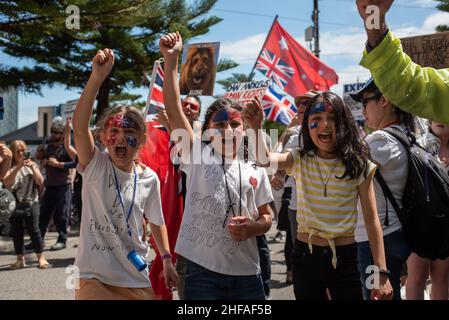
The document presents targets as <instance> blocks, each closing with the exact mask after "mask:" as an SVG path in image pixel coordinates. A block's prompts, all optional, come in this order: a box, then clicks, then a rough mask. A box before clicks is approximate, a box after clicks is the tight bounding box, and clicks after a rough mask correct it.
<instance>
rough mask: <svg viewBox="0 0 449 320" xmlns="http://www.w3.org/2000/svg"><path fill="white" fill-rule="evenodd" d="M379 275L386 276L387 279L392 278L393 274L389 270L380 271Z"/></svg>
mask: <svg viewBox="0 0 449 320" xmlns="http://www.w3.org/2000/svg"><path fill="white" fill-rule="evenodd" d="M379 273H381V274H384V275H386V276H387V277H389V276H390V274H391V272H390V270H387V269H379Z"/></svg>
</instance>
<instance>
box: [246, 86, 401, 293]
mask: <svg viewBox="0 0 449 320" xmlns="http://www.w3.org/2000/svg"><path fill="white" fill-rule="evenodd" d="M243 117H244V120H245V122H246V124H247V126H248V127H249V128H252V129H254V130H257V133H256V137H257V139H256V143H257V151H258V152H257V156H258V162H259V163H260V164H261V165H265V166H268V165H271V166H277V167H278V168H279V169H281V170H282V169H285V170H287V172H288V173H289V174H290V173H291V175H292V176H293V177H294V178H295V180H296V187H297V188H296V189H297V201H298V205H297V208H298V211H297V220H298V232H297V235H296V243H295V248H294V256H295V257H294V268H293V284H294V291H295V296H296V298H297V299H314V300H317V299H340V300H341V299H360V300H361V299H362V298H363V297H362V284H361V282H360V274H359V272H358V269H357V248H356V244H355V240H354V231H355V227H356V223H357V200H358V199H359V198H360V201H361V206H362V208H363V217H364V220H365V225H366V228H367V233H368V236H369V240H370V245H371V250H372V252H373V259H374V263H375V265H374V266H373V270H374V271H377V272H376V273H374V276H372V277H371V278H369V279H368V281H370V280H373V284H372V286H371V288H372V291H371V292H372V294H371V298H372V299H376V300H377V299H391V298H392V288H391V285H390V282H389V280H388V273H389V272H388V270H387V269H386V263H385V253H384V245H383V239H382V229H381V226H380V222H379V218H378V215H377V211H376V201H375V197H374V189H373V176H374V171H375V165H374V164H373V163H372V162H371V161H370V160H369V159H370V156H369V151H368V149H367V146H366V145H365V144H364V143H363V142H362V141H361V140H360V139H359V136H358V131H357V126H356V123H355V121H354V118H353V117H352V114H351V112H350V110H349V109H348V108H347V107H346V106H345V104H344V103H343V101H342V99H341V98H340V97H339V96H338V95H336V94H334V93H332V92H323V93H319V94H317V95H316V96H315V97H314V98H313V99H311V100H310V102H309V105H308V106H307V109H306V111H305V114H304V120H303V123H302V128H303V130H302V136H303V140H304V148H302V149H296V150H290V151H288V152H286V153H283V154H275V153H270V152H269V150H268V148H267V146H266V145H265V142H264V140H263V139H261V132H262V131H261V130H260V129H261V126H262V120H263V108H262V106H261V104H260V101H259V100H258V99H254V100H253V101H252V102H250V103H249V104H248V105H247V107H246V108H245V110H244V112H243ZM370 271H371V270H370Z"/></svg>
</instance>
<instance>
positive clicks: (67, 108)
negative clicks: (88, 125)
mask: <svg viewBox="0 0 449 320" xmlns="http://www.w3.org/2000/svg"><path fill="white" fill-rule="evenodd" d="M77 103H78V99H76V100H69V101H67V102H66V103H65V105H64V107H63V110H62V112H61V116H62V121H64V123H65V121H66V120H67V118H70V119H72V118H73V113H74V112H75V109H76V104H77Z"/></svg>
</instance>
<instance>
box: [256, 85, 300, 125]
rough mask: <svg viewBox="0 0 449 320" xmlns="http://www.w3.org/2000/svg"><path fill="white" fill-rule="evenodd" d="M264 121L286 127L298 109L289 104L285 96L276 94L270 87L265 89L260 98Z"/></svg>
mask: <svg viewBox="0 0 449 320" xmlns="http://www.w3.org/2000/svg"><path fill="white" fill-rule="evenodd" d="M262 106H263V111H264V114H265V119H266V120H269V121H273V122H279V123H281V124H285V125H288V124H289V123H290V122H291V120H292V118H293V117H294V116H295V114H296V112H298V109H297V108H296V107H295V105H294V104H293V103H291V102H290V101H289V100H288V99H287V97H286V95H284V94H282V93H279V92H277V91H276V90H275V89H274V88H273V87H272V86H269V87H268V88H267V91H266V92H265V95H264V97H263V98H262Z"/></svg>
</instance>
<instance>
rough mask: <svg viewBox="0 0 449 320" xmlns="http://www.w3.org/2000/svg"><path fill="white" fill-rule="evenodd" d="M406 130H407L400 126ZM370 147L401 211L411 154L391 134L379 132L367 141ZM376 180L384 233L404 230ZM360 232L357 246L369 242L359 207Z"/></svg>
mask: <svg viewBox="0 0 449 320" xmlns="http://www.w3.org/2000/svg"><path fill="white" fill-rule="evenodd" d="M396 127H397V128H401V129H402V130H404V129H405V127H404V126H402V125H401V126H396ZM365 140H366V142H367V143H368V145H369V148H370V153H371V157H372V159H373V160H374V161H375V162H377V163H378V164H379V166H380V173H381V174H382V176H383V178H384V180H385V182H386V184H387V185H388V187H389V188H390V190H391V192H392V193H393V196H394V198H395V199H396V202H397V203H398V205H399V207H401V206H402V193H403V191H404V187H405V184H406V182H407V176H408V159H407V152H406V150H405V148H404V147H403V146H402V144H401V143H400V142H399V141H397V140H396V139H395V138H393V137H392V136H391V135H389V134H388V133H386V132H384V131H382V130H377V131H374V132H373V133H371V134H370V135H368V136H367V137H366V138H365ZM373 180H374V192H375V195H376V205H377V212H378V214H379V220H380V224H381V226H382V233H383V235H384V236H386V235H388V234H390V233H392V232H394V231H397V230H399V229H401V223H400V221H399V219H398V216H397V214H396V211H395V210H394V208H393V205H392V204H391V203H390V201H389V200H388V199H386V196H385V195H384V193H383V191H382V188H381V187H380V185H379V183H378V182H377V179H373ZM386 201H387V202H388V221H389V224H390V225H389V226H388V227H387V226H385V225H384V222H385V212H386V207H387V206H386ZM358 207H359V210H358V221H357V229H356V232H355V240H356V241H357V242H363V241H368V235H367V233H366V228H365V222H364V220H363V213H362V210H361V206H360V204H359V206H358Z"/></svg>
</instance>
